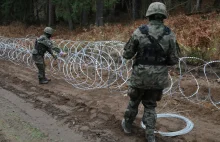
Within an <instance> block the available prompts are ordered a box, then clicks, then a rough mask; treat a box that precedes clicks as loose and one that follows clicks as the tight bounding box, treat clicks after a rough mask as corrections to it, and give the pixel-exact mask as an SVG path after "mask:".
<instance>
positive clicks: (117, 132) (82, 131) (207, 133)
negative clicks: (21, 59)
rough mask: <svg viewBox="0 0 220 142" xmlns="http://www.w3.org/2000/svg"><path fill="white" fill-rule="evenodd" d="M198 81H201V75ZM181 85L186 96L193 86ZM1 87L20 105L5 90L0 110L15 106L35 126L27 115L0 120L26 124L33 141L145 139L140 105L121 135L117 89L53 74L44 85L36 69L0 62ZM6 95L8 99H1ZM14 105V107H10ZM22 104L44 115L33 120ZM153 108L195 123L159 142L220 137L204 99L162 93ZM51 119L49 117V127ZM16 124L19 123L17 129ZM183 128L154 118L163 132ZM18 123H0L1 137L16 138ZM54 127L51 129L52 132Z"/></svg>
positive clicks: (214, 113)
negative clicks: (75, 83)
mask: <svg viewBox="0 0 220 142" xmlns="http://www.w3.org/2000/svg"><path fill="white" fill-rule="evenodd" d="M201 82H203V79H202V78H201ZM184 83H185V85H184ZM212 83H213V85H212V86H213V87H214V88H213V89H214V91H215V96H219V92H220V86H219V84H217V82H216V83H215V82H214V81H213V82H212ZM183 85H184V86H185V90H186V92H189V94H190V92H191V91H193V90H194V86H195V85H194V83H193V82H192V81H191V80H189V79H188V80H185V81H184V82H183ZM201 86H202V84H201ZM0 87H1V88H2V89H0V94H1V92H2V91H7V92H9V93H10V94H11V96H13V97H19V98H20V100H21V102H22V105H21V106H20V107H18V106H17V105H16V103H13V102H12V101H10V99H7V98H5V97H4V96H5V93H3V95H2V94H1V98H3V99H0V100H1V101H0V102H4V103H3V105H4V106H5V105H6V104H7V105H6V106H8V109H7V108H4V107H3V109H2V108H1V113H2V111H5V113H6V114H7V113H9V114H10V111H11V110H15V114H16V115H18V116H20V117H21V116H22V115H27V116H28V117H29V118H30V119H31V120H32V121H34V122H38V124H36V125H34V124H32V122H30V121H29V120H28V119H24V118H22V117H21V119H17V118H14V116H13V115H12V116H9V118H7V117H8V116H7V117H6V115H4V116H5V117H3V118H1V117H0V118H1V119H0V122H1V121H4V119H9V120H10V119H11V120H15V119H16V121H18V122H19V121H24V125H27V126H28V129H30V130H27V131H30V133H37V136H35V137H34V138H36V137H37V138H36V140H37V141H50V140H52V141H53V140H55V141H60V140H59V139H58V138H60V139H63V141H67V142H69V139H71V141H74V140H75V139H76V138H79V139H80V140H78V141H85V142H86V141H89V142H93V141H95V142H125V141H126V142H144V141H145V139H144V131H143V130H142V129H141V128H140V125H139V124H140V120H141V117H142V113H143V107H142V106H140V112H139V115H138V117H137V119H136V121H135V124H134V129H133V133H132V135H130V136H128V135H125V134H124V133H123V131H122V130H121V126H120V122H121V119H122V118H123V113H124V110H125V108H126V106H127V102H128V97H124V96H122V95H119V94H120V93H117V92H114V93H110V92H109V91H108V90H107V89H97V90H93V91H84V90H78V89H75V88H73V87H72V86H71V85H69V84H67V83H66V82H65V81H64V80H63V79H55V78H52V81H51V82H50V83H49V84H47V85H38V80H37V75H36V72H34V71H32V70H30V69H28V68H25V67H22V66H18V65H15V64H13V63H11V62H10V61H4V60H0ZM204 87H205V86H204ZM200 93H201V94H202V93H207V89H201V92H200ZM13 97H12V98H13ZM4 99H6V100H5V101H4ZM16 100H17V99H16ZM14 105H15V106H14ZM13 107H16V108H17V109H13ZM26 107H27V108H28V109H32V110H33V112H34V111H39V113H42V114H44V115H40V116H36V117H37V118H33V116H32V115H33V114H34V115H35V114H36V113H35V112H34V113H32V112H28V111H25V109H26ZM24 108H25V109H24ZM4 109H5V110H4ZM157 112H158V113H166V112H171V113H178V114H181V115H183V116H186V117H188V118H189V119H190V120H192V121H193V122H194V124H195V127H194V129H193V130H192V131H191V132H190V133H188V134H186V135H183V136H176V137H162V136H160V135H157V136H156V138H157V141H159V142H219V141H220V111H219V110H217V109H216V108H215V107H213V106H212V105H211V104H209V103H204V105H197V104H193V103H191V102H189V101H188V100H186V99H183V98H182V97H181V96H180V95H178V94H177V95H174V96H172V97H168V96H166V97H164V98H163V100H162V101H161V102H159V103H158V108H157ZM23 113H24V114H23ZM3 114H4V113H3ZM35 120H36V121H35ZM39 120H42V121H39ZM16 121H15V122H16ZM51 121H53V126H48V125H50V124H51ZM3 124H4V123H3ZM6 124H7V123H6ZM9 124H10V123H9ZM16 125H18V126H17V127H16ZM184 126H185V124H184V123H183V122H181V121H180V120H176V119H158V122H157V129H158V130H161V131H176V130H179V129H182V128H183V127H184ZM20 127H21V126H20V124H19V123H15V124H14V125H13V128H12V129H11V128H7V129H4V127H3V126H2V125H1V123H0V140H2V141H10V140H11V141H13V138H14V137H13V135H12V136H11V134H10V131H15V130H16V129H17V130H20V129H21V128H20ZM33 129H34V130H33ZM63 129H65V130H66V131H67V133H66V132H65V133H63V134H61V133H60V134H56V132H60V131H63ZM53 130H55V131H54V132H53ZM33 131H34V132H33ZM35 131H36V132H35ZM12 134H13V133H12ZM14 135H16V136H17V135H19V137H20V138H21V139H23V140H24V139H27V141H28V139H29V138H33V137H30V135H27V136H26V134H25V135H23V134H22V133H19V134H18V133H15V134H14ZM38 135H40V136H38Z"/></svg>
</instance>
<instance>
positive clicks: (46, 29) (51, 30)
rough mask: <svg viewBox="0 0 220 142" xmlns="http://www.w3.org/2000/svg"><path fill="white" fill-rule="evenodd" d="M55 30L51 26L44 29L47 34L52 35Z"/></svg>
mask: <svg viewBox="0 0 220 142" xmlns="http://www.w3.org/2000/svg"><path fill="white" fill-rule="evenodd" d="M53 31H54V30H53V29H52V28H51V27H46V28H45V29H44V32H45V33H47V34H50V35H52V34H53Z"/></svg>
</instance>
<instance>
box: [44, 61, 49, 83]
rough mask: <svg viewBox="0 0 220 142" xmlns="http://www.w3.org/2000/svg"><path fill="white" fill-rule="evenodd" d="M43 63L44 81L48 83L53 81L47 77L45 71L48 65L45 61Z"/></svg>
mask: <svg viewBox="0 0 220 142" xmlns="http://www.w3.org/2000/svg"><path fill="white" fill-rule="evenodd" d="M43 63H44V80H46V81H51V79H50V78H47V77H46V72H45V70H46V64H45V61H43Z"/></svg>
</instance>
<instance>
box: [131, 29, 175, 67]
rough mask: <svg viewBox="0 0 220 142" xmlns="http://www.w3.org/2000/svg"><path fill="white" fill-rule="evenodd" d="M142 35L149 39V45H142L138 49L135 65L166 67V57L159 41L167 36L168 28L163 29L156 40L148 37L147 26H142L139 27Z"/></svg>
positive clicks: (169, 31)
mask: <svg viewBox="0 0 220 142" xmlns="http://www.w3.org/2000/svg"><path fill="white" fill-rule="evenodd" d="M139 30H140V31H141V33H142V34H145V35H146V36H147V38H148V39H149V41H150V43H148V44H146V45H144V47H143V48H140V49H139V51H138V53H137V56H136V61H135V63H136V65H137V64H142V65H166V58H167V55H166V53H165V51H164V49H163V47H162V46H161V45H160V44H159V41H160V40H161V39H162V38H163V36H164V35H169V34H170V33H171V30H170V29H169V28H168V27H166V26H165V27H164V32H163V34H162V35H160V36H159V37H158V39H156V38H154V37H153V36H151V35H149V29H148V26H147V25H142V26H141V27H139Z"/></svg>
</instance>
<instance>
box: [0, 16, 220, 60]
mask: <svg viewBox="0 0 220 142" xmlns="http://www.w3.org/2000/svg"><path fill="white" fill-rule="evenodd" d="M145 23H147V21H146V20H138V21H136V22H133V23H127V24H106V25H105V26H104V27H96V26H90V27H88V28H77V29H75V30H74V31H69V30H68V29H67V28H65V27H61V26H57V27H56V33H55V35H54V37H53V38H58V39H69V40H88V41H97V40H119V41H125V42H126V41H127V40H128V39H129V37H130V35H131V34H132V33H133V31H134V30H135V29H136V28H137V27H139V26H140V25H142V24H145ZM166 25H168V26H169V27H171V29H172V30H173V31H174V32H175V33H176V35H177V40H178V42H179V43H180V44H181V47H182V48H183V49H184V54H185V55H189V56H197V57H201V58H204V59H210V60H211V59H212V60H213V59H218V60H219V59H220V15H219V14H217V13H210V14H205V15H193V16H185V15H179V16H175V17H170V18H169V19H168V20H166ZM43 29H44V26H38V27H36V26H30V27H25V26H24V24H21V23H12V24H11V25H8V26H0V35H1V36H6V37H25V36H27V35H36V36H39V35H40V34H42V30H43Z"/></svg>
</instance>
